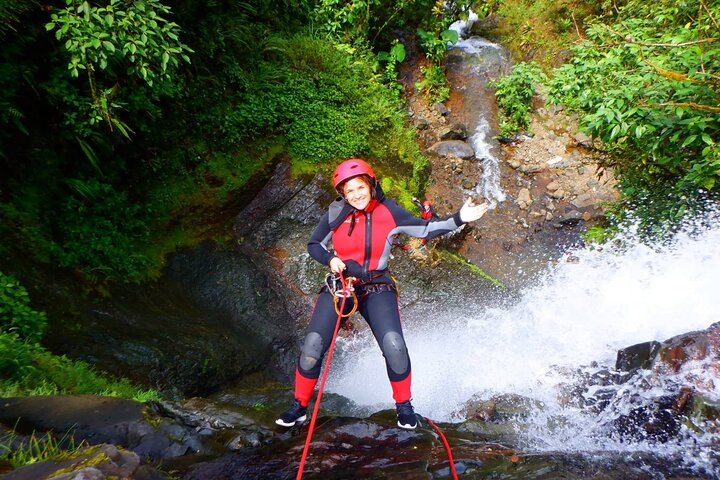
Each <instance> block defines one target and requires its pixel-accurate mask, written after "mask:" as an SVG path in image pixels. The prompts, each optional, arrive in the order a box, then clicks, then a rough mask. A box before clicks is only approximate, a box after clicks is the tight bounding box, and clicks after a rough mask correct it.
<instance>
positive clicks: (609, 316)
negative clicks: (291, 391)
mask: <svg viewBox="0 0 720 480" xmlns="http://www.w3.org/2000/svg"><path fill="white" fill-rule="evenodd" d="M719 218H720V217H719V216H718V215H717V214H714V216H713V218H712V219H710V220H707V219H706V220H705V221H704V222H703V227H702V231H701V232H700V233H697V232H696V233H695V234H694V235H689V234H686V233H681V234H678V235H677V236H676V237H675V239H674V241H673V242H672V244H671V245H663V246H658V245H655V246H646V245H643V244H641V243H640V242H638V241H636V240H635V239H634V238H633V236H632V235H629V234H628V235H625V236H624V238H622V239H620V240H616V241H615V242H612V243H608V244H606V245H605V246H604V247H603V248H596V249H585V250H580V251H577V252H573V254H572V257H566V258H565V259H563V260H562V261H560V262H559V263H558V264H557V265H555V266H554V267H552V268H551V270H550V271H548V272H547V274H546V275H545V276H544V278H542V279H541V280H539V281H538V282H537V284H535V285H533V286H531V287H529V288H527V289H526V291H525V292H524V293H523V294H522V296H521V298H520V300H519V301H518V302H517V303H515V304H514V305H512V306H509V307H504V308H497V307H496V308H489V307H485V306H483V304H482V299H481V298H465V299H462V301H458V302H457V303H458V304H460V305H458V306H457V308H455V307H448V308H442V309H438V310H437V311H435V312H432V313H431V314H430V315H426V314H424V315H422V318H412V317H411V318H408V317H409V315H408V314H407V313H405V312H401V315H403V321H404V328H405V337H406V340H407V344H408V347H409V351H410V355H411V359H412V366H413V396H414V400H413V404H414V405H415V407H416V409H417V410H418V411H419V412H422V414H423V415H425V416H428V417H430V418H433V419H437V420H441V421H462V420H464V418H463V416H462V410H463V407H464V405H465V403H466V402H467V401H468V400H469V399H470V398H471V397H472V396H473V395H479V396H480V397H481V398H490V397H491V396H493V395H497V394H504V393H511V394H519V395H523V396H527V397H530V398H533V399H536V400H539V401H541V402H543V403H544V404H545V405H546V409H545V412H544V413H542V414H541V415H538V417H537V418H536V419H535V420H534V421H535V424H534V425H529V426H527V427H528V428H527V434H528V435H531V436H532V435H536V436H537V438H534V439H533V438H530V439H528V443H529V444H530V445H532V446H533V447H534V448H537V449H539V450H545V449H550V450H573V451H593V450H596V449H599V448H601V447H599V444H598V439H597V428H596V423H597V419H595V418H587V417H583V416H582V415H580V414H579V412H578V414H577V415H575V416H573V414H572V412H568V411H567V407H566V406H562V405H561V402H560V400H559V399H558V397H559V392H558V385H559V383H561V382H563V381H564V382H567V380H568V378H567V377H564V378H560V374H559V373H558V372H559V371H563V370H565V371H573V370H577V369H578V368H580V367H583V366H587V365H589V364H590V363H591V362H598V363H599V364H600V365H606V366H610V367H612V366H614V364H615V358H616V355H617V351H618V349H622V348H624V347H628V346H631V345H634V344H637V343H640V342H646V341H650V340H658V341H663V340H666V339H668V338H670V337H672V336H675V335H678V334H681V333H686V332H690V331H693V330H702V329H706V328H707V327H709V326H710V325H711V324H712V323H714V322H717V321H718V320H720V319H719V318H718V307H717V305H718V304H717V299H716V298H717V285H720V268H719V267H720V219H719ZM618 244H622V245H623V248H622V249H620V248H618V247H617V246H616V245H618ZM399 281H400V284H401V290H402V279H399ZM448 287H449V288H452V286H448ZM341 351H342V353H341V354H340V356H339V358H338V361H337V363H336V365H334V366H333V368H332V370H331V372H332V373H331V378H330V381H329V385H328V390H329V391H333V392H336V393H339V394H342V395H344V396H346V397H348V398H350V399H352V400H353V401H355V402H357V403H358V404H360V405H363V406H367V407H369V408H375V409H384V408H391V407H392V403H391V402H392V400H391V391H390V387H389V385H388V380H387V376H386V373H385V366H384V361H383V358H382V356H381V354H380V351H379V348H378V347H377V345H376V344H375V341H374V339H373V338H372V336H371V334H370V333H369V332H366V334H363V335H361V338H358V339H356V340H355V341H354V345H352V347H350V346H349V345H347V344H345V345H341ZM698 375H700V376H701V378H702V376H703V375H705V376H707V375H709V373H707V372H706V371H705V372H704V371H703V368H702V366H701V367H700V368H698ZM706 380H710V379H709V378H706ZM707 383H708V384H709V385H711V388H710V389H709V390H708V391H705V392H703V394H704V395H705V396H706V397H707V398H711V399H715V400H718V399H720V382H717V379H716V380H715V383H717V384H719V385H717V386H715V387H714V390H713V388H712V385H713V384H712V382H710V381H708V382H707ZM557 415H562V416H563V417H567V416H568V415H570V417H571V418H569V419H566V420H567V421H568V422H570V425H569V426H568V427H567V428H565V429H563V430H562V431H553V430H552V429H549V428H548V426H547V423H548V418H549V417H552V416H557ZM531 422H532V421H531ZM573 422H575V423H573ZM696 440H697V439H696ZM716 440H717V439H716ZM603 441H604V442H606V443H607V445H609V447H608V448H611V449H615V450H622V449H623V448H627V447H624V446H621V445H618V444H615V443H612V442H611V441H610V440H603ZM708 448H710V447H708ZM701 452H702V449H701Z"/></svg>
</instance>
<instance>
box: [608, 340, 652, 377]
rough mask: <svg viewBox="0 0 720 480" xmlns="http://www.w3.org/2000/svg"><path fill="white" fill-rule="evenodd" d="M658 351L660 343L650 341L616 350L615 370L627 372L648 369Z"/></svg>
mask: <svg viewBox="0 0 720 480" xmlns="http://www.w3.org/2000/svg"><path fill="white" fill-rule="evenodd" d="M659 351H660V342H656V341H651V342H643V343H638V344H637V345H633V346H631V347H627V348H623V349H622V350H618V353H617V360H616V361H615V368H616V369H617V370H623V371H626V372H629V371H631V370H635V369H636V368H643V369H648V368H650V367H651V366H652V362H653V361H654V360H655V357H656V356H657V353H658V352H659Z"/></svg>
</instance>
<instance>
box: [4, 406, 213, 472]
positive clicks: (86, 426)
mask: <svg viewBox="0 0 720 480" xmlns="http://www.w3.org/2000/svg"><path fill="white" fill-rule="evenodd" d="M0 405H1V406H2V408H1V409H0V422H2V423H3V424H5V425H6V426H9V427H15V428H16V430H17V431H18V432H20V433H28V434H29V433H30V432H33V431H34V432H47V431H52V432H53V433H54V434H55V435H57V436H58V437H62V436H63V435H69V436H72V437H73V438H74V439H75V442H76V444H77V443H80V441H86V442H88V443H89V444H91V445H96V444H103V443H108V444H113V445H119V446H121V447H123V448H126V449H128V450H132V451H133V452H135V453H137V454H138V455H140V456H141V457H143V458H146V459H153V460H155V459H167V458H173V457H178V456H182V455H185V454H187V453H190V452H192V453H206V452H207V451H208V450H207V449H206V448H205V447H204V446H203V441H202V439H201V438H200V436H199V435H198V434H197V432H196V431H195V430H194V429H192V428H188V427H185V426H183V425H180V424H177V423H175V422H173V421H171V420H170V419H168V418H163V417H159V416H156V415H155V414H154V413H153V411H152V410H151V409H150V408H149V407H148V406H147V405H145V404H142V403H140V402H135V401H133V400H127V399H120V398H114V397H98V396H93V395H48V396H41V397H22V398H5V399H0Z"/></svg>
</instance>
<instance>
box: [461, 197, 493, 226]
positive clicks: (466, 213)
mask: <svg viewBox="0 0 720 480" xmlns="http://www.w3.org/2000/svg"><path fill="white" fill-rule="evenodd" d="M488 208H490V205H489V204H488V202H483V203H481V204H480V205H476V204H475V202H473V199H472V198H471V197H468V198H467V200H465V204H464V205H463V206H462V208H460V220H462V221H463V222H464V223H468V222H474V221H475V220H478V219H479V218H480V217H482V216H483V215H485V212H487V211H488Z"/></svg>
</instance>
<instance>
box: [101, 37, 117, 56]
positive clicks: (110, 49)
mask: <svg viewBox="0 0 720 480" xmlns="http://www.w3.org/2000/svg"><path fill="white" fill-rule="evenodd" d="M103 47H105V50H107V51H108V52H113V53H114V52H115V45H114V44H113V43H112V42H108V41H107V40H106V41H104V42H103Z"/></svg>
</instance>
